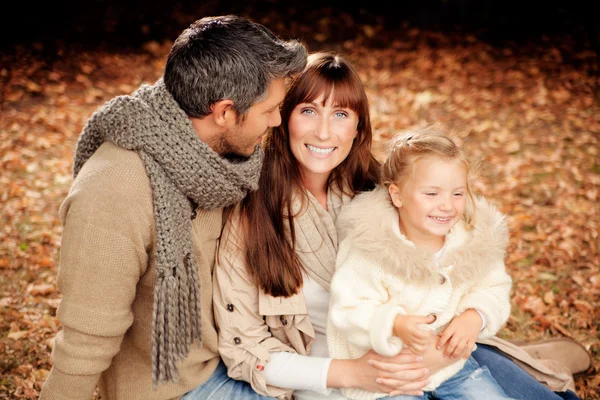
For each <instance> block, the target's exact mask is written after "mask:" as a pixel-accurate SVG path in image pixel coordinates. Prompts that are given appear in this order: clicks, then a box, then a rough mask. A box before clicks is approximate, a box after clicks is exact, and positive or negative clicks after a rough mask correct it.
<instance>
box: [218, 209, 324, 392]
mask: <svg viewBox="0 0 600 400" xmlns="http://www.w3.org/2000/svg"><path fill="white" fill-rule="evenodd" d="M238 228H239V224H238V222H237V215H233V216H232V218H230V219H229V221H228V222H227V223H226V224H225V228H224V230H223V235H222V239H221V242H220V245H219V250H218V255H217V264H216V266H215V273H214V280H215V281H214V311H215V321H216V323H217V327H218V330H219V352H220V353H221V357H222V359H223V361H224V362H225V364H226V365H227V368H228V372H229V376H230V377H232V378H234V379H239V380H244V381H246V382H249V383H250V384H251V385H252V388H253V389H254V390H255V391H256V392H257V393H259V394H261V395H263V396H271V397H277V398H280V399H291V398H292V391H291V390H287V389H282V388H279V387H275V386H271V385H267V384H266V382H265V378H264V375H263V374H262V370H263V368H264V365H265V364H266V363H267V362H269V360H270V358H271V355H270V353H272V352H280V351H288V352H294V353H298V354H303V355H307V354H308V353H309V351H310V346H311V344H312V342H313V340H314V338H315V332H314V330H313V327H312V325H311V323H310V320H309V319H308V310H307V308H306V303H305V301H304V295H303V293H302V291H300V292H299V293H298V294H296V295H294V296H292V297H288V298H283V297H273V296H270V295H266V294H265V293H264V291H263V290H262V289H259V288H258V287H257V286H256V285H254V283H252V281H251V278H250V276H249V275H248V272H247V271H246V263H245V261H244V257H245V252H244V249H243V247H242V243H243V240H242V237H241V236H240V231H239V230H238Z"/></svg>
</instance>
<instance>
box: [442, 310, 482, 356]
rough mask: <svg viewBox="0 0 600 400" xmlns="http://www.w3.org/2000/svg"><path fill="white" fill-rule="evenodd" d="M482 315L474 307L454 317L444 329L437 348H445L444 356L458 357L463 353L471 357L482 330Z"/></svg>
mask: <svg viewBox="0 0 600 400" xmlns="http://www.w3.org/2000/svg"><path fill="white" fill-rule="evenodd" d="M482 323H483V321H482V320H481V315H479V313H478V312H477V311H475V310H473V309H468V310H466V311H465V312H463V313H462V314H461V315H459V316H456V317H454V319H453V320H452V321H450V324H449V325H448V326H447V327H446V329H444V332H442V334H441V335H440V338H439V340H438V343H437V349H438V350H439V349H442V348H443V347H444V346H445V349H444V356H445V357H451V358H456V357H460V356H461V355H462V357H463V358H465V359H466V358H469V356H470V355H471V352H472V351H473V346H474V345H475V341H476V340H477V336H478V335H479V331H480V330H481V324H482Z"/></svg>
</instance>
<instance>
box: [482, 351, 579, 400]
mask: <svg viewBox="0 0 600 400" xmlns="http://www.w3.org/2000/svg"><path fill="white" fill-rule="evenodd" d="M471 356H472V357H473V358H474V359H475V360H477V362H478V363H479V365H481V366H486V367H487V368H488V369H489V370H490V372H491V373H492V376H493V377H494V378H495V379H496V381H497V382H498V384H499V385H500V386H502V389H504V392H505V393H506V394H508V395H509V396H511V397H515V398H518V399H522V400H560V399H563V400H580V399H579V397H578V396H577V395H576V394H575V393H574V392H572V391H571V390H567V391H565V392H553V391H551V390H550V389H548V388H547V387H546V386H544V385H543V384H541V383H540V382H538V381H537V380H536V379H535V378H533V377H532V376H531V375H529V374H528V373H527V372H525V371H524V370H523V369H522V368H521V367H519V366H518V365H517V364H515V363H514V362H513V361H512V360H511V359H510V358H508V357H506V356H505V355H503V354H502V353H500V352H499V351H497V350H495V349H494V348H493V347H491V346H487V345H484V344H480V343H477V350H475V351H474V352H473V354H471Z"/></svg>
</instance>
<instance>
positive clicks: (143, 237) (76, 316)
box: [40, 143, 222, 400]
mask: <svg viewBox="0 0 600 400" xmlns="http://www.w3.org/2000/svg"><path fill="white" fill-rule="evenodd" d="M60 218H61V222H62V224H63V226H64V231H63V237H62V243H61V251H60V269H59V274H58V279H57V281H58V288H59V290H60V292H61V293H62V295H63V300H62V303H61V305H60V307H59V308H58V317H59V319H60V322H61V324H62V330H61V331H60V332H59V333H58V334H57V336H56V339H55V348H54V350H53V353H52V361H53V367H52V371H51V372H50V375H49V377H48V379H47V380H46V382H45V384H44V386H43V390H42V394H41V397H40V399H41V400H54V399H91V398H92V395H93V392H94V390H95V388H96V385H98V386H99V387H100V393H101V396H102V400H121V399H123V400H136V399H143V400H153V399H161V400H163V399H175V398H178V397H179V396H181V395H183V394H184V393H186V392H187V391H189V390H191V389H193V388H195V387H197V386H199V385H200V384H202V383H203V382H204V381H206V380H207V379H208V377H209V376H210V375H211V374H212V373H213V372H214V370H215V368H216V366H217V364H218V362H219V356H218V353H217V332H216V330H215V324H214V317H213V311H212V310H213V308H212V279H211V275H212V269H213V265H214V260H215V249H216V245H217V240H218V238H219V236H220V233H221V226H222V225H221V223H222V210H221V209H219V210H214V211H210V212H208V211H202V210H198V213H197V216H196V218H195V219H194V220H193V223H192V225H193V227H192V229H193V241H194V255H195V257H196V260H197V262H198V269H199V273H198V275H199V281H200V302H201V318H202V337H203V342H204V343H203V346H202V348H201V349H199V348H198V346H197V343H196V344H194V345H193V346H192V349H191V351H190V354H189V356H188V357H187V359H185V360H184V361H183V362H182V363H181V365H180V366H179V372H180V378H179V381H178V383H177V384H172V383H170V384H168V385H164V384H161V385H159V387H158V390H157V391H153V390H152V375H151V368H152V362H151V355H150V352H151V348H152V346H151V333H152V312H153V292H154V283H155V278H156V267H155V260H154V259H153V254H154V246H155V235H156V231H155V228H154V211H153V206H152V193H151V189H150V182H149V180H148V177H147V175H146V171H145V168H144V164H143V162H142V160H141V159H140V158H139V156H138V155H137V154H136V153H135V152H131V151H127V150H123V149H121V148H119V147H117V146H115V145H113V144H110V143H105V144H103V145H102V146H101V147H100V148H99V149H98V150H97V151H96V153H95V154H94V155H93V156H92V157H91V158H90V159H89V160H88V161H87V162H86V164H85V165H84V167H83V169H82V170H81V172H80V173H79V174H78V176H77V178H76V180H75V182H74V183H73V186H72V188H71V190H70V192H69V195H68V196H67V198H66V199H65V201H64V202H63V204H62V206H61V208H60Z"/></svg>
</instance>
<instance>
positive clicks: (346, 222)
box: [327, 188, 511, 400]
mask: <svg viewBox="0 0 600 400" xmlns="http://www.w3.org/2000/svg"><path fill="white" fill-rule="evenodd" d="M476 206H477V210H476V217H475V228H474V229H473V230H472V231H467V230H465V228H464V225H463V223H462V222H460V223H458V224H457V225H456V226H455V227H454V228H453V229H452V230H451V232H450V233H449V234H448V235H447V237H446V243H445V245H444V253H443V255H442V256H441V258H440V267H439V268H436V266H435V265H434V264H435V263H434V260H433V255H432V254H428V253H426V252H425V251H423V250H420V249H417V248H416V247H415V246H414V244H413V243H412V242H410V241H409V240H408V239H406V237H404V236H403V235H402V234H401V233H400V230H399V228H398V218H399V217H398V212H397V210H396V209H395V208H394V206H393V205H392V204H391V202H390V201H389V196H388V194H387V191H386V190H383V189H382V188H379V189H376V190H375V191H373V192H368V193H363V194H361V195H359V196H357V197H355V199H354V200H353V201H352V202H351V203H350V204H349V205H347V206H346V207H345V209H344V210H343V211H342V213H341V214H340V216H339V217H338V221H337V225H338V232H339V235H340V236H339V237H340V240H341V242H340V246H339V251H338V257H337V261H336V272H335V274H334V277H333V280H332V284H331V305H330V312H329V321H328V327H327V341H328V346H329V352H330V356H331V357H333V358H359V357H361V356H362V355H363V354H365V353H366V352H367V351H368V350H369V349H374V350H375V351H377V352H378V353H380V354H382V355H386V356H394V355H396V354H398V353H399V352H400V351H401V350H402V346H403V344H402V341H401V340H400V338H398V337H396V336H393V335H392V328H393V323H394V319H395V317H396V315H398V314H405V315H422V316H425V315H429V314H431V313H433V314H435V315H436V317H437V319H436V321H435V322H434V323H433V324H431V325H428V326H427V327H428V328H429V329H433V330H435V331H436V332H438V333H439V332H441V331H442V330H443V328H445V326H446V325H447V324H448V323H449V322H450V321H451V320H452V318H454V316H456V315H460V314H461V313H463V312H464V311H465V310H467V309H469V308H473V309H476V310H477V311H479V312H480V313H481V314H482V315H483V316H484V318H485V321H486V325H485V328H484V329H483V330H482V331H481V332H480V335H479V338H478V339H485V338H488V337H491V336H493V335H495V334H496V333H497V332H498V330H499V329H500V328H501V327H502V326H503V325H504V323H505V322H506V320H507V319H508V316H509V314H510V297H509V294H510V287H511V278H510V276H509V275H508V274H507V273H506V271H505V267H504V256H505V249H506V245H507V243H508V229H507V226H506V224H505V221H504V217H503V215H502V214H501V213H500V212H499V211H497V210H496V209H495V208H494V207H493V206H492V205H491V204H489V203H487V202H486V201H485V200H483V199H478V200H477V204H476ZM464 362H465V361H464V360H463V361H462V362H456V363H453V364H452V365H450V366H448V367H446V368H444V369H442V370H440V371H438V372H436V373H434V374H433V375H432V376H431V379H430V383H429V385H427V386H426V387H425V388H424V390H427V391H430V390H434V389H435V388H436V387H437V386H439V385H440V384H441V383H442V382H443V381H444V380H446V379H448V378H449V377H451V376H452V375H454V374H455V373H456V372H458V371H459V370H460V369H461V368H462V367H463V365H464ZM342 392H343V393H344V395H346V396H347V397H349V398H351V399H361V400H362V399H376V398H378V397H383V396H385V394H384V393H370V392H366V391H363V390H360V389H344V390H342Z"/></svg>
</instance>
